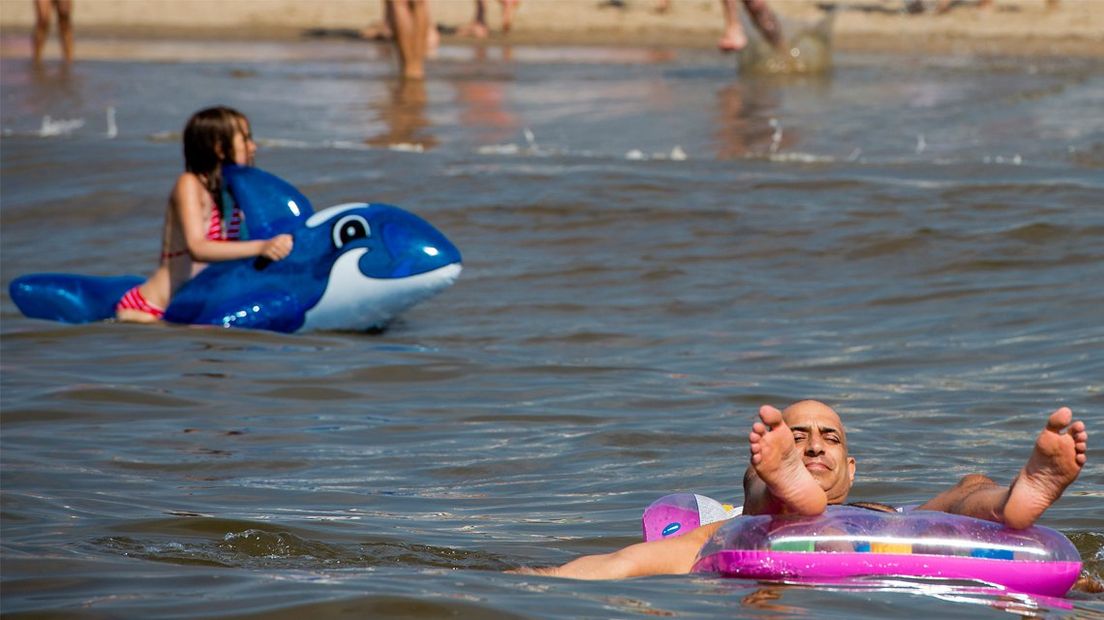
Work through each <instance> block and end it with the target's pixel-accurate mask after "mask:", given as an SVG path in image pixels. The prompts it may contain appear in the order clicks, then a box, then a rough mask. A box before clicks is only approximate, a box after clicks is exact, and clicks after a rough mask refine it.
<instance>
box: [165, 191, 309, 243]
mask: <svg viewBox="0 0 1104 620" xmlns="http://www.w3.org/2000/svg"><path fill="white" fill-rule="evenodd" d="M206 194H207V189H206V188H205V187H203V184H202V183H200V181H199V179H198V178H197V177H196V176H195V175H194V174H191V173H184V174H182V175H180V178H179V179H178V180H177V182H176V186H175V187H174V188H173V192H172V198H171V200H172V203H173V206H174V207H175V209H176V212H177V213H178V214H179V216H180V226H181V228H182V229H183V233H184V242H185V244H186V245H187V247H188V253H189V254H190V255H191V257H192V260H196V261H200V262H204V263H215V262H220V261H228V260H234V259H237V258H249V257H251V256H264V257H265V258H268V259H270V260H280V259H283V258H286V257H287V255H288V254H290V253H291V249H292V237H291V235H286V234H285V235H276V236H275V237H272V238H271V239H254V240H250V241H211V240H210V239H208V238H207V217H206V215H207V214H205V213H204V212H203V211H204V209H203V197H204V196H205V195H206Z"/></svg>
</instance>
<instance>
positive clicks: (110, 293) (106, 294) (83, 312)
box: [8, 273, 145, 323]
mask: <svg viewBox="0 0 1104 620" xmlns="http://www.w3.org/2000/svg"><path fill="white" fill-rule="evenodd" d="M144 281H145V279H144V278H142V277H139V276H113V277H103V276H81V275H73V274H67V273H32V274H29V275H25V276H20V277H18V278H16V279H15V280H12V283H11V286H9V287H8V292H9V293H10V294H11V298H12V301H13V302H15V305H16V306H17V307H18V308H19V310H20V311H21V312H22V313H23V314H24V315H26V316H27V317H30V318H32V319H47V320H50V321H61V322H63V323H89V322H92V321H103V320H105V319H110V318H114V317H115V304H117V303H119V300H120V299H122V298H123V295H124V294H125V293H126V292H127V291H128V290H130V289H132V288H134V287H135V286H138V285H139V284H141V283H142V282H144Z"/></svg>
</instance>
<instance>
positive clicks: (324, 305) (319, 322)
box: [303, 249, 463, 330]
mask: <svg viewBox="0 0 1104 620" xmlns="http://www.w3.org/2000/svg"><path fill="white" fill-rule="evenodd" d="M366 252H367V250H366V249H358V250H353V251H350V252H347V253H346V254H344V255H343V256H341V257H340V258H338V259H337V262H335V263H334V266H333V269H332V270H331V271H330V279H329V282H328V283H327V284H326V290H325V291H323V293H322V297H321V298H320V299H319V300H318V303H317V304H315V305H314V307H313V308H311V309H310V310H308V311H307V314H306V321H305V323H304V325H303V327H304V328H307V329H341V330H350V329H354V330H359V329H363V330H368V329H376V328H380V327H383V326H384V325H386V323H387V322H388V321H390V320H391V319H392V318H394V317H395V316H396V315H398V314H399V313H401V312H402V311H404V310H406V309H407V308H409V307H411V306H413V305H415V304H417V303H418V302H421V301H423V300H425V299H428V298H429V297H432V296H433V295H436V294H437V293H439V292H441V291H442V290H444V289H446V288H448V287H449V286H451V285H452V284H453V283H454V282H456V279H457V278H459V277H460V272H461V270H462V269H463V267H462V266H461V264H460V263H459V262H456V263H451V264H448V265H444V266H442V267H438V268H436V269H432V270H429V271H425V272H422V273H418V274H415V275H410V276H406V277H393V278H391V277H389V278H374V277H369V276H366V275H364V273H362V272H361V270H360V268H359V267H358V263H359V262H360V258H361V257H362V256H363V255H364V254H365V253H366Z"/></svg>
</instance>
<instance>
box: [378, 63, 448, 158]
mask: <svg viewBox="0 0 1104 620" xmlns="http://www.w3.org/2000/svg"><path fill="white" fill-rule="evenodd" d="M388 90H389V96H388V98H387V100H386V101H381V102H380V103H377V104H373V107H374V108H375V109H376V116H375V120H377V121H381V122H382V123H383V125H384V131H383V132H381V133H380V134H378V135H375V136H371V137H369V138H368V139H367V140H366V142H367V143H368V144H370V145H372V146H381V147H390V148H413V149H416V150H429V149H432V148H433V147H435V146H437V144H438V139H437V137H436V136H435V135H433V134H432V133H430V128H431V123H430V122H429V119H428V118H427V116H426V106H427V104H428V96H427V95H426V85H425V81H423V80H399V81H397V82H393V83H391V84H390V85H389V86H388Z"/></svg>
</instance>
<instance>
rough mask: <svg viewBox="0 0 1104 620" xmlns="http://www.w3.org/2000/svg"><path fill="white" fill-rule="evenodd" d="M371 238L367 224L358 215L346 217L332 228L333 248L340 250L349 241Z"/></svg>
mask: <svg viewBox="0 0 1104 620" xmlns="http://www.w3.org/2000/svg"><path fill="white" fill-rule="evenodd" d="M370 236H372V233H371V230H370V229H369V228H368V222H367V221H366V220H365V219H364V218H362V217H360V216H359V215H346V216H345V217H343V218H341V219H340V220H338V221H337V224H335V225H334V227H333V242H334V247H337V248H340V247H342V246H344V245H345V244H346V243H349V242H350V241H356V240H357V239H367V238H368V237H370Z"/></svg>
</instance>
